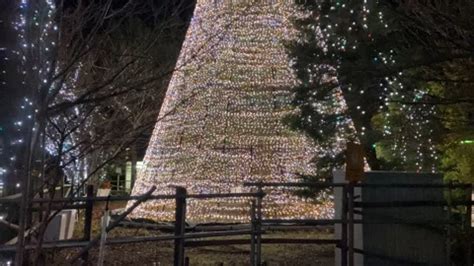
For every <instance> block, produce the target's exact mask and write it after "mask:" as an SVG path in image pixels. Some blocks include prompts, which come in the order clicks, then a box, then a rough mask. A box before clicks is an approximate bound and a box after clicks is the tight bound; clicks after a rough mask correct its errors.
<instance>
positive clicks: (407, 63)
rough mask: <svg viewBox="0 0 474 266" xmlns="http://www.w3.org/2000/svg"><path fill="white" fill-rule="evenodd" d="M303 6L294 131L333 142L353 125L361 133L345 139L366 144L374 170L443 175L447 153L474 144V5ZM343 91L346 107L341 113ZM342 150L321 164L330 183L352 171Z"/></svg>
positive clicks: (296, 50) (294, 49)
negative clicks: (338, 173)
mask: <svg viewBox="0 0 474 266" xmlns="http://www.w3.org/2000/svg"><path fill="white" fill-rule="evenodd" d="M300 7H301V8H302V14H303V15H301V16H299V17H297V18H295V20H294V25H295V27H296V29H297V31H298V33H299V39H298V40H297V41H295V42H292V43H289V44H288V51H289V54H290V55H291V56H292V57H293V58H294V62H295V64H294V67H295V69H296V73H297V77H298V79H299V80H300V85H299V86H298V87H297V88H295V93H296V98H295V101H294V104H295V105H296V106H298V107H299V108H300V110H301V112H300V113H299V114H298V115H296V116H294V117H291V119H290V124H291V125H292V126H293V127H294V128H296V129H300V130H304V131H306V132H307V133H308V135H310V136H312V137H313V138H314V139H315V140H316V141H318V142H320V143H327V142H329V143H330V142H333V141H334V140H335V136H341V134H340V133H339V132H340V131H341V128H340V127H341V124H344V125H345V126H346V127H347V126H350V123H347V122H346V121H347V120H348V119H350V120H352V123H353V126H354V128H355V132H356V133H355V135H353V136H351V134H349V135H347V134H346V135H345V138H346V139H351V138H356V139H357V140H358V141H360V143H361V144H362V145H363V147H364V151H365V153H366V158H367V162H368V164H369V165H370V167H371V168H372V169H400V170H417V171H432V170H436V169H437V167H438V166H439V162H440V158H441V156H442V155H443V150H446V148H443V147H445V146H446V145H447V144H449V143H451V142H456V143H459V139H460V138H461V139H471V138H472V136H473V134H472V132H473V124H472V114H473V113H474V110H473V109H474V107H473V106H474V105H473V103H474V97H473V92H472V91H473V90H472V85H473V82H474V80H473V79H472V77H470V76H469V74H468V73H472V70H473V66H474V64H473V60H472V59H473V58H472V56H473V53H472V51H473V44H474V32H473V30H472V28H473V26H474V20H473V19H472V17H471V16H470V14H472V11H474V3H473V2H471V1H458V2H456V3H454V4H449V5H448V4H446V3H444V2H442V1H421V0H420V1H397V0H392V1H370V0H367V1H336V0H323V1H301V3H300ZM339 93H341V94H342V98H343V99H344V100H345V104H346V105H347V108H345V109H343V108H340V107H338V108H335V109H334V106H335V102H337V101H339V100H340V97H338V94H339ZM322 106H324V108H322ZM331 108H332V111H331ZM322 110H326V111H322ZM327 110H329V111H327ZM334 110H336V112H334ZM341 110H343V112H340V111H341ZM341 121H344V122H341ZM345 132H348V131H347V130H346V131H345ZM329 143H328V144H327V145H326V146H331V145H330V144H329ZM335 152H337V154H333V155H331V156H330V157H333V158H330V157H328V158H324V159H323V160H322V159H321V158H319V164H322V165H321V168H320V169H321V170H322V173H323V176H324V173H327V170H328V169H329V168H330V167H331V166H333V165H338V164H341V163H342V158H343V156H342V151H335ZM451 154H452V153H451ZM440 155H441V156H440Z"/></svg>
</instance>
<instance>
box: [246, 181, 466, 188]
mask: <svg viewBox="0 0 474 266" xmlns="http://www.w3.org/2000/svg"><path fill="white" fill-rule="evenodd" d="M348 185H349V184H348V183H328V182H286V183H285V182H283V183H280V182H245V183H244V186H246V187H317V188H330V187H345V186H348ZM352 186H353V187H367V188H420V189H421V188H464V189H467V188H472V187H473V185H471V184H449V183H446V184H445V183H436V184H434V183H414V184H411V183H405V184H404V183H396V184H364V183H358V184H352Z"/></svg>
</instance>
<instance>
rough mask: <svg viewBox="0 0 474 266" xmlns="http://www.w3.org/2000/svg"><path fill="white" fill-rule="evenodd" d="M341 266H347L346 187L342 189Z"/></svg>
mask: <svg viewBox="0 0 474 266" xmlns="http://www.w3.org/2000/svg"><path fill="white" fill-rule="evenodd" d="M340 246H341V247H340V249H341V266H347V187H346V186H343V187H342V211H341V242H340Z"/></svg>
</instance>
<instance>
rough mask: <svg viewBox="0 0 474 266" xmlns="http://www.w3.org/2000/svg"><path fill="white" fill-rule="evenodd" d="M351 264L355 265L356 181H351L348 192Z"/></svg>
mask: <svg viewBox="0 0 474 266" xmlns="http://www.w3.org/2000/svg"><path fill="white" fill-rule="evenodd" d="M347 210H348V212H349V214H348V217H347V218H348V219H347V220H348V221H347V222H348V224H347V225H348V236H347V241H348V246H349V266H354V183H353V182H350V183H349V186H348V194H347Z"/></svg>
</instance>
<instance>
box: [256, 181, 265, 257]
mask: <svg viewBox="0 0 474 266" xmlns="http://www.w3.org/2000/svg"><path fill="white" fill-rule="evenodd" d="M263 195H264V193H263V189H262V185H261V184H259V185H258V196H257V219H256V223H255V225H256V226H255V229H256V233H257V250H256V251H257V258H256V260H255V264H256V265H258V266H260V264H261V261H262V201H263Z"/></svg>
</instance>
